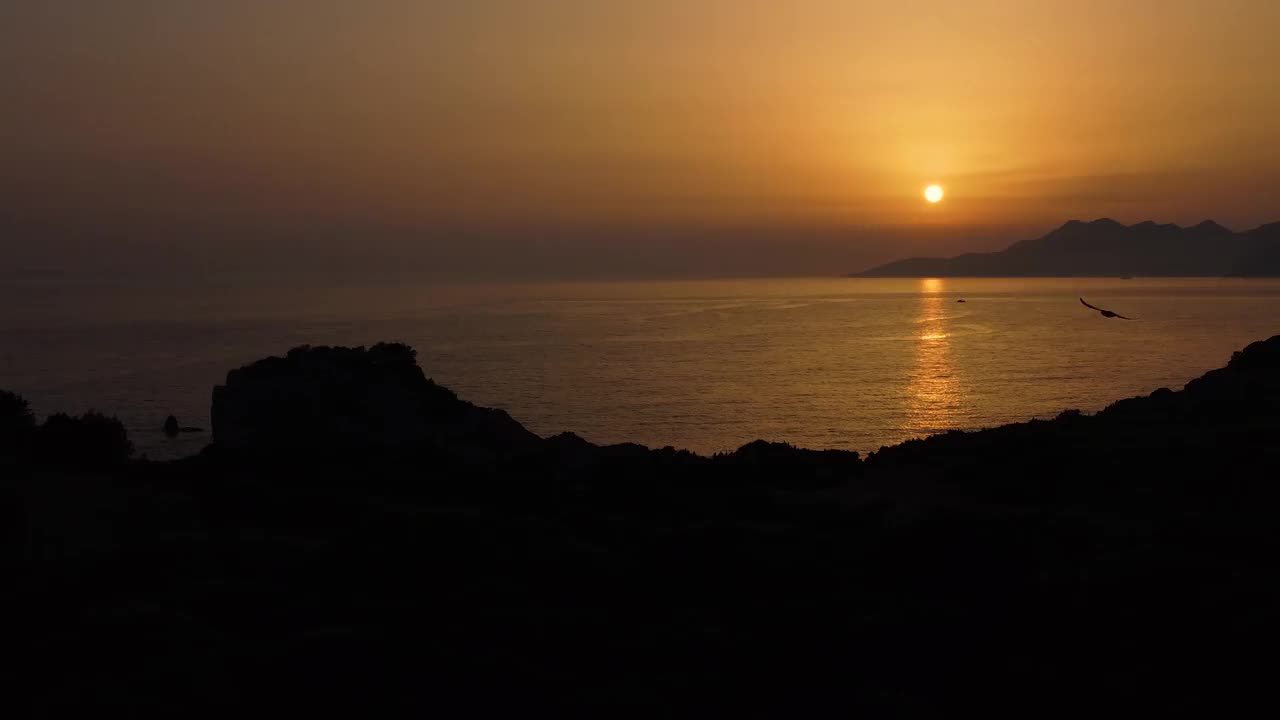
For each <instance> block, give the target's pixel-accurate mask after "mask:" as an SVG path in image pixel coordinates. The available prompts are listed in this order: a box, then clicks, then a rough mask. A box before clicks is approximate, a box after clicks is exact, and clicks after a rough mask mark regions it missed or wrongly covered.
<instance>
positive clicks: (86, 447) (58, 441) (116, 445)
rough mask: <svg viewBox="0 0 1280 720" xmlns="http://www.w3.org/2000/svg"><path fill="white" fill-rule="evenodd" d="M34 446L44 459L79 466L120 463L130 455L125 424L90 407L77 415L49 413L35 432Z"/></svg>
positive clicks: (131, 452) (90, 466)
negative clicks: (87, 410)
mask: <svg viewBox="0 0 1280 720" xmlns="http://www.w3.org/2000/svg"><path fill="white" fill-rule="evenodd" d="M35 446H36V455H37V457H38V458H39V459H40V460H41V461H43V462H46V463H49V464H52V465H69V466H75V467H82V468H97V469H103V468H112V467H120V466H122V465H124V464H125V463H126V462H128V460H129V457H130V456H131V455H133V443H132V442H130V441H129V436H128V433H126V432H125V429H124V425H123V424H122V423H121V422H120V421H119V420H117V419H116V418H114V417H107V416H106V415H103V414H102V413H98V412H94V411H92V410H90V411H89V412H87V413H85V414H83V415H81V416H79V417H73V416H71V415H67V414H66V413H56V414H54V415H50V416H49V417H48V419H46V420H45V421H44V424H42V425H41V426H40V429H39V432H37V433H36V436H35Z"/></svg>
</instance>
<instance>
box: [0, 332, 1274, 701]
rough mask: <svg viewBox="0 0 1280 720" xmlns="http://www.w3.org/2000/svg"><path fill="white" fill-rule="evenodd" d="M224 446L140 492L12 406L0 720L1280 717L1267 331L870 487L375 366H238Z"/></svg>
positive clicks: (330, 359)
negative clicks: (525, 408)
mask: <svg viewBox="0 0 1280 720" xmlns="http://www.w3.org/2000/svg"><path fill="white" fill-rule="evenodd" d="M213 421H214V427H213V430H214V443H213V444H212V445H211V447H210V448H209V449H208V450H207V451H206V452H205V453H203V454H202V455H201V456H199V457H194V458H190V459H187V460H183V461H179V462H172V463H148V462H141V461H135V460H130V459H129V447H128V441H127V438H125V437H124V435H123V432H122V431H119V430H118V426H117V425H113V423H111V421H110V420H109V419H107V418H102V417H101V416H92V415H91V416H85V417H80V418H76V417H67V416H58V417H55V418H50V420H49V421H47V422H46V423H44V424H42V425H39V426H37V425H36V424H35V422H34V421H33V420H32V419H31V417H30V416H29V415H28V414H27V413H26V410H25V406H24V404H23V403H22V402H21V401H20V399H18V398H16V397H15V396H12V395H0V474H2V475H3V477H4V480H3V492H4V498H3V502H4V504H3V507H2V508H0V509H2V510H3V513H4V524H5V529H6V533H7V534H6V541H5V542H6V544H5V552H4V556H3V557H4V562H5V563H6V565H7V568H6V570H7V574H8V576H9V577H11V578H13V588H14V590H13V592H12V593H11V595H12V597H13V598H14V599H15V600H16V603H15V605H14V609H13V610H12V611H11V612H10V613H9V614H8V617H9V618H10V619H11V621H12V626H13V627H12V630H11V633H9V637H8V639H7V643H6V644H7V645H8V646H9V647H10V652H11V654H12V656H13V658H14V660H15V661H16V663H17V664H16V667H18V668H19V672H18V674H17V675H15V676H14V677H15V679H16V680H17V682H16V683H15V684H14V686H13V687H14V689H13V690H11V691H10V692H9V693H8V694H7V697H6V698H5V704H6V706H7V707H6V710H8V711H10V712H7V713H6V714H8V715H9V716H12V717H20V716H37V717H64V716H80V717H83V716H88V715H90V714H91V713H92V714H93V715H99V714H102V713H105V712H107V711H113V712H120V713H124V716H139V715H155V716H165V717H190V716H211V717H212V716H216V717H227V716H232V715H242V716H250V717H256V716H266V715H270V716H275V717H281V716H283V717H301V716H306V715H314V714H318V713H325V714H333V713H344V714H346V713H349V714H351V715H353V716H357V717H383V716H413V717H424V716H431V715H435V716H446V717H449V716H489V715H492V714H493V713H495V712H503V713H504V714H507V713H520V714H522V715H534V716H540V715H546V714H552V713H555V714H559V715H583V716H587V715H589V716H592V717H610V716H616V715H633V716H646V717H651V716H711V717H715V716H722V715H725V716H727V715H731V714H733V715H748V716H781V717H797V716H813V715H822V716H825V715H840V716H849V715H851V714H852V713H855V712H858V711H866V712H871V713H873V716H884V715H890V716H918V715H921V714H926V715H929V714H931V715H954V714H957V713H958V712H959V711H960V710H962V709H967V710H980V711H983V712H986V713H997V714H1014V713H1017V714H1018V715H1021V716H1032V717H1035V716H1066V715H1072V716H1078V715H1080V714H1082V713H1089V714H1095V713H1106V714H1114V713H1122V714H1128V715H1133V714H1137V713H1141V714H1142V715H1143V716H1157V715H1170V714H1175V715H1179V714H1180V715H1197V716H1204V715H1207V714H1210V713H1213V714H1216V715H1220V714H1223V713H1227V712H1230V711H1232V710H1239V709H1242V708H1244V707H1252V706H1254V705H1255V704H1256V703H1263V705H1262V706H1259V709H1261V710H1263V711H1264V712H1265V710H1266V709H1267V707H1268V706H1270V705H1273V704H1274V699H1273V697H1272V694H1273V693H1272V692H1271V688H1272V685H1273V683H1274V659H1273V657H1272V656H1273V655H1274V651H1275V648H1276V647H1277V645H1276V641H1277V640H1278V639H1280V637H1277V633H1276V616H1277V608H1280V581H1278V578H1277V570H1276V565H1277V562H1276V558H1277V552H1278V551H1280V530H1278V529H1277V528H1278V525H1277V518H1276V510H1277V501H1278V500H1280V488H1278V487H1277V484H1276V483H1277V478H1278V477H1280V472H1278V471H1280V434H1278V431H1280V336H1278V337H1274V338H1272V339H1270V340H1268V341H1265V342H1261V343H1255V344H1254V345H1252V346H1250V347H1249V348H1247V349H1246V350H1245V351H1243V352H1242V353H1237V354H1236V356H1235V357H1234V358H1233V359H1232V360H1231V362H1230V364H1229V365H1228V366H1227V367H1225V368H1223V369H1221V370H1218V371H1215V372H1212V373H1209V374H1207V375H1205V376H1204V377H1202V378H1200V379H1198V380H1196V381H1194V382H1192V383H1190V384H1189V385H1188V386H1187V388H1186V389H1185V390H1183V391H1180V392H1171V391H1168V390H1161V391H1157V392H1156V393H1153V394H1152V395H1150V396H1149V397H1145V398H1136V399H1132V400H1126V401H1122V402H1119V403H1116V404H1115V405H1113V406H1112V407H1110V408H1108V409H1107V410H1106V411H1104V412H1102V413H1099V414H1097V415H1094V416H1083V415H1080V414H1078V413H1064V414H1063V415H1062V416H1060V417H1058V418H1057V419H1055V420H1053V421H1047V422H1030V423H1025V424H1019V425H1011V426H1007V427H1003V428H998V429H993V430H988V431H984V432H979V433H967V434H966V433H952V434H947V435H942V436H937V437H934V438H930V439H927V440H921V441H915V442H910V443H906V444H904V445H901V446H898V447H894V448H888V449H885V450H882V451H880V452H879V453H876V454H874V455H872V456H871V457H869V458H866V459H862V458H859V457H857V455H856V454H853V453H841V452H811V451H804V450H797V449H794V448H790V447H788V446H784V445H774V444H768V443H763V442H760V443H753V444H751V445H747V446H745V447H743V448H742V449H740V450H739V451H737V452H736V453H733V454H731V455H724V456H717V457H714V458H704V457H698V456H695V455H692V454H689V453H684V452H677V451H674V450H671V449H665V450H648V449H645V448H642V447H639V446H615V447H603V448H602V447H596V446H593V445H590V444H588V443H586V442H585V441H583V440H581V439H579V438H577V437H575V436H572V435H563V436H558V437H555V438H549V439H542V438H538V437H536V436H534V435H532V434H531V433H528V432H527V431H525V430H524V428H522V427H521V426H520V425H519V424H518V423H516V422H515V421H514V420H512V419H511V418H510V417H508V416H507V415H506V414H505V413H502V412H500V411H495V410H488V409H484V408H479V407H476V406H473V405H471V404H469V403H466V402H464V401H462V400H460V399H458V398H457V397H456V396H455V395H454V394H453V393H451V392H450V391H448V390H447V389H445V388H442V387H440V386H438V385H435V384H434V383H432V382H431V381H429V380H427V379H426V378H425V377H424V376H423V374H422V372H421V371H420V370H419V369H418V368H417V366H416V364H415V362H414V356H413V353H412V351H411V350H409V349H408V348H405V347H403V346H398V345H379V346H376V347H374V348H371V349H368V350H364V349H356V350H349V349H340V348H316V349H300V350H296V351H294V352H291V353H290V354H289V355H288V356H287V357H285V358H273V359H269V360H265V361H262V362H260V363H257V364H255V365H253V366H250V367H247V368H242V369H240V370H236V371H233V372H232V373H231V374H230V375H229V376H228V382H227V384H226V385H225V386H222V387H220V388H218V389H216V390H215V392H214V407H213ZM1272 709H1274V708H1272Z"/></svg>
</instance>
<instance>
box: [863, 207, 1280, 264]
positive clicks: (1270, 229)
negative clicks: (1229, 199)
mask: <svg viewBox="0 0 1280 720" xmlns="http://www.w3.org/2000/svg"><path fill="white" fill-rule="evenodd" d="M1134 275H1146V276H1156V277H1195V276H1223V275H1235V276H1253V277H1271V276H1280V223H1272V224H1270V225H1263V226H1261V227H1258V228H1255V229H1253V230H1250V231H1248V232H1243V233H1235V232H1232V231H1231V230H1229V229H1227V228H1225V227H1223V226H1221V225H1219V224H1218V223H1216V222H1214V221H1212V220H1205V221H1204V222H1202V223H1200V224H1198V225H1194V226H1192V227H1186V228H1184V227H1179V226H1178V225H1174V224H1171V223H1170V224H1163V225H1161V224H1157V223H1155V222H1152V221H1150V220H1148V221H1146V222H1141V223H1138V224H1136V225H1123V224H1121V223H1118V222H1116V221H1115V220H1112V219H1110V218H1103V219H1100V220H1094V221H1093V222H1083V221H1080V220H1072V221H1070V222H1068V223H1066V224H1064V225H1063V226H1062V227H1060V228H1058V229H1056V230H1054V231H1053V232H1050V233H1049V234H1047V235H1044V236H1042V237H1039V238H1035V239H1033V240H1022V241H1019V242H1016V243H1014V244H1013V245H1010V246H1009V247H1008V248H1006V249H1005V250H1001V251H999V252H992V253H968V254H965V255H959V256H957V257H952V258H910V259H907V260H898V261H895V262H891V263H888V264H887V265H880V266H879V267H875V268H872V269H870V270H867V271H864V272H861V273H854V274H852V275H850V276H849V277H1072V276H1102V277H1110V276H1119V277H1123V276H1134Z"/></svg>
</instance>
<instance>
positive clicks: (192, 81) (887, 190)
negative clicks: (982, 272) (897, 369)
mask: <svg viewBox="0 0 1280 720" xmlns="http://www.w3.org/2000/svg"><path fill="white" fill-rule="evenodd" d="M1278 30H1280V2H1276V1H1275V0H1213V1H1207V0H1206V1H1201V0H1161V1H1155V0H1152V1H1150V2H1148V1H1146V0H1106V1H1103V0H1070V1H1069V2H1058V1H1056V0H1038V1H1036V2H1030V1H1023V0H966V1H964V2H958V1H954V0H952V1H944V0H915V1H912V0H895V1H892V2H858V1H857V0H791V1H790V2H786V3H782V2H776V1H774V0H770V1H768V2H765V1H759V2H757V1H756V0H645V1H644V2H639V1H637V2H630V1H623V0H618V1H615V2H608V1H602V0H540V1H538V2H533V1H523V2H522V1H518V0H466V1H465V2H462V1H459V2H452V3H451V2H443V1H441V0H436V1H434V2H426V1H422V0H359V1H357V0H347V1H343V2H339V1H337V0H202V1H196V0H110V1H109V2H108V1H106V0H8V1H7V2H3V3H0V97H3V100H4V111H3V112H2V113H0V222H2V223H3V224H2V225H0V230H2V231H3V235H0V243H2V245H0V249H3V250H4V251H5V253H6V254H7V255H9V257H10V258H11V259H13V262H11V263H10V264H9V267H8V269H9V270H13V269H15V268H24V267H28V266H29V267H30V269H32V270H33V271H34V270H45V271H47V270H49V269H50V268H60V267H61V268H67V269H76V268H81V267H89V268H91V269H92V268H101V269H105V270H106V271H110V272H118V271H121V269H122V268H143V269H146V270H150V269H152V268H161V269H163V268H165V267H166V263H172V264H173V265H172V267H173V268H174V271H175V272H186V271H189V270H190V269H191V268H197V269H202V270H203V271H208V272H214V271H226V272H232V273H234V272H238V271H239V269H242V268H244V267H251V268H256V269H259V270H262V271H264V272H277V271H281V272H283V271H285V270H287V269H289V267H290V266H293V265H298V266H303V265H314V266H316V267H329V266H332V268H334V270H333V271H334V272H340V271H341V270H342V269H344V268H345V269H350V270H352V271H353V272H354V271H355V270H356V269H362V270H367V271H369V272H373V273H375V274H376V273H377V272H380V271H382V270H383V269H385V270H386V271H387V272H391V271H393V270H394V271H396V272H402V273H405V272H407V273H412V272H417V271H422V272H431V273H434V274H437V275H446V276H448V275H454V274H456V275H457V276H459V277H461V276H473V275H486V274H495V275H515V276H518V275H521V274H522V273H527V274H529V276H531V277H532V276H544V275H548V274H550V275H556V274H562V275H568V276H591V275H602V276H603V275H614V274H640V275H643V274H758V273H770V272H777V273H791V272H795V273H812V272H839V271H842V270H856V269H860V267H861V266H863V265H865V264H867V263H870V262H874V261H878V260H883V259H888V258H891V257H895V256H898V255H903V254H916V253H921V252H926V253H934V252H936V253H951V252H957V251H960V250H965V249H970V248H974V249H977V248H986V247H992V246H993V245H994V246H998V245H1001V244H1003V243H1004V242H1005V241H1008V240H1010V239H1015V238H1018V237H1022V236H1024V235H1028V234H1039V233H1041V232H1043V231H1045V230H1047V229H1049V228H1051V227H1053V226H1055V225H1057V224H1058V223H1060V222H1062V221H1063V220H1066V219H1069V218H1073V217H1082V218H1092V217H1100V216H1104V215H1105V216H1112V217H1115V218H1117V219H1120V220H1122V221H1138V220H1143V219H1147V218H1152V219H1156V220H1159V221H1173V222H1182V223H1191V222H1196V221H1198V220H1200V219H1203V218H1205V217H1213V218H1216V219H1218V220H1219V221H1221V222H1223V223H1224V224H1227V225H1229V226H1232V227H1236V228H1240V229H1242V228H1245V227H1247V226H1252V225H1256V224H1259V223H1262V222H1266V221H1271V220H1277V219H1280V190H1278V189H1277V188H1278V184H1280V150H1278V149H1277V148H1280V120H1278V119H1280V81H1278V80H1277V68H1280V43H1277V42H1275V36H1276V33H1277V31H1278ZM931 182H937V183H940V184H942V185H943V186H945V187H946V190H947V197H946V199H945V200H944V202H942V203H940V204H939V205H938V206H928V205H927V203H925V202H924V201H923V199H922V197H921V192H922V190H923V188H924V187H925V185H927V184H928V183H931Z"/></svg>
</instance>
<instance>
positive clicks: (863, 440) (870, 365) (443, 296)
mask: <svg viewBox="0 0 1280 720" xmlns="http://www.w3.org/2000/svg"><path fill="white" fill-rule="evenodd" d="M1079 295H1083V296H1084V297H1085V298H1086V299H1088V300H1090V301H1091V302H1093V303H1094V304H1096V305H1099V306H1101V307H1106V308H1109V309H1112V310H1115V311H1117V312H1120V313H1122V314H1125V315H1131V316H1135V317H1137V318H1139V320H1137V321H1134V322H1124V321H1120V320H1105V319H1103V318H1101V317H1100V316H1099V315H1098V314H1097V313H1093V312H1091V311H1088V310H1086V309H1085V308H1083V307H1081V306H1080V304H1079V303H1078V301H1077V300H1076V297H1077V296H1079ZM959 298H964V299H965V300H966V302H965V303H958V302H956V301H957V300H958V299H959ZM1277 333H1280V281H1274V280H1224V279H1176V280H1174V279H1135V280H1128V281H1125V280H1119V279H1116V280H1107V279H1030V280H1027V279H996V280H991V279H956V280H950V279H948V280H879V279H858V280H846V279H818V280H809V279H806V280H749V281H707V282H661V283H613V284H565V285H502V286H444V287H422V288H394V289H385V288H383V289H343V290H325V291H319V290H317V291H303V290H289V291H273V292H270V293H265V292H260V293H240V294H236V295H234V296H226V295H223V296H209V295H204V294H197V293H185V294H184V293H177V294H174V293H167V294H163V295H159V294H151V295H147V294H141V293H138V294H130V295H128V296H122V295H120V294H111V295H107V294H103V295H101V296H99V297H93V296H85V295H80V296H66V295H52V294H51V295H48V296H45V297H39V296H36V297H31V296H26V297H25V298H24V299H23V301H22V302H21V303H17V302H8V303H5V306H4V309H3V310H0V387H3V388H7V389H11V390H15V391H18V392H20V393H22V394H23V395H25V396H26V397H27V398H28V399H29V400H30V401H31V403H32V405H33V406H34V408H35V410H36V411H37V413H38V414H40V415H45V414H48V413H51V412H55V411H59V410H66V411H74V412H81V411H83V410H85V409H88V408H95V409H98V410H101V411H104V412H106V413H109V414H115V415H117V416H119V417H120V418H121V420H123V421H124V422H125V424H126V425H127V426H128V428H129V430H130V433H131V435H132V437H133V440H134V443H135V444H136V445H137V446H138V448H139V450H140V451H142V452H146V453H147V454H149V455H150V456H151V457H153V458H169V457H176V456H181V455H185V454H189V453H192V452H196V451H198V450H199V449H200V447H202V446H203V445H204V444H205V443H206V442H208V439H209V438H208V435H207V434H206V435H197V436H184V437H182V438H178V439H175V440H170V439H167V438H165V437H164V436H163V435H162V434H161V433H160V432H159V428H160V425H161V423H162V421H163V420H164V418H165V416H166V415H168V414H169V413H174V414H176V415H177V416H178V417H179V418H180V419H181V420H182V422H183V423H184V424H189V425H199V426H203V427H208V425H209V399H210V390H211V388H212V386H213V385H214V384H216V383H218V382H220V381H221V380H222V379H223V378H224V377H225V374H226V371H227V370H229V369H231V368H233V367H236V366H239V365H242V364H245V363H248V362H251V361H253V360H255V359H258V358H260V357H263V356H266V355H270V354H280V353H283V352H284V351H286V350H287V349H289V348H290V347H293V346H296V345H301V344H312V345H321V344H344V345H358V344H372V343H374V342H377V341H380V340H393V341H401V342H407V343H410V344H412V345H413V346H414V347H416V348H417V349H418V352H419V362H420V364H421V365H422V367H423V368H424V370H425V371H426V372H427V374H428V375H430V376H432V377H434V378H435V379H436V380H437V381H438V382H441V383H443V384H445V385H447V386H449V387H451V388H453V389H454V390H456V391H457V392H458V393H459V394H460V395H462V397H464V398H466V399H468V400H471V401H473V402H476V403H478V404H481V405H487V406H493V407H501V408H504V409H506V410H508V411H509V412H510V413H511V414H512V415H513V416H515V418H516V419H518V420H520V421H521V422H522V423H524V424H525V425H526V426H527V427H529V428H530V429H531V430H533V431H535V432H537V433H540V434H544V435H547V434H554V433H557V432H561V431H565V430H571V431H574V432H576V433H578V434H580V435H582V436H584V437H586V438H587V439H589V440H592V441H594V442H598V443H612V442H623V441H633V442H639V443H644V444H647V445H651V446H664V445H673V446H676V447H682V448H689V449H692V450H695V451H698V452H703V453H709V452H715V451H721V450H730V449H733V448H736V447H738V446H740V445H742V444H743V443H746V442H749V441H751V440H754V439H757V438H766V439H771V440H783V441H788V442H792V443H795V444H797V445H801V446H805V447H812V448H845V449H851V450H859V451H864V452H865V451H870V450H874V449H876V448H879V447H880V446H882V445H885V444H892V443H896V442H899V441H901V440H904V439H907V438H911V437H916V436H921V435H926V434H929V433H933V432H936V431H940V430H944V429H949V428H962V429H970V428H979V427H987V426H992V425H997V424H1001V423H1006V422H1013V421H1021V420H1026V419H1028V418H1032V417H1049V416H1053V415H1056V414H1057V413H1058V412H1059V411H1061V410H1063V409H1065V408H1080V409H1082V410H1085V411H1094V410H1098V409H1101V408H1102V407H1104V406H1106V405H1107V404H1109V403H1110V402H1112V401H1114V400H1116V399H1119V398H1122V397H1128V396H1132V395H1135V394H1142V393H1146V392H1149V391H1151V390H1153V389H1155V388H1158V387H1173V388H1178V387H1181V386H1182V385H1183V384H1184V383H1185V382H1186V381H1187V380H1189V379H1191V378H1194V377H1196V376H1198V375H1200V374H1201V373H1203V372H1205V371H1206V370H1209V369H1212V368H1215V367H1218V366H1221V365H1222V364H1224V363H1225V362H1226V361H1227V359H1228V358H1229V357H1230V355H1231V352H1232V351H1233V350H1237V349H1239V348H1241V347H1243V346H1244V345H1246V344H1248V343H1249V342H1252V341H1254V340H1259V339H1262V338H1265V337H1269V336H1271V335H1274V334H1277Z"/></svg>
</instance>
